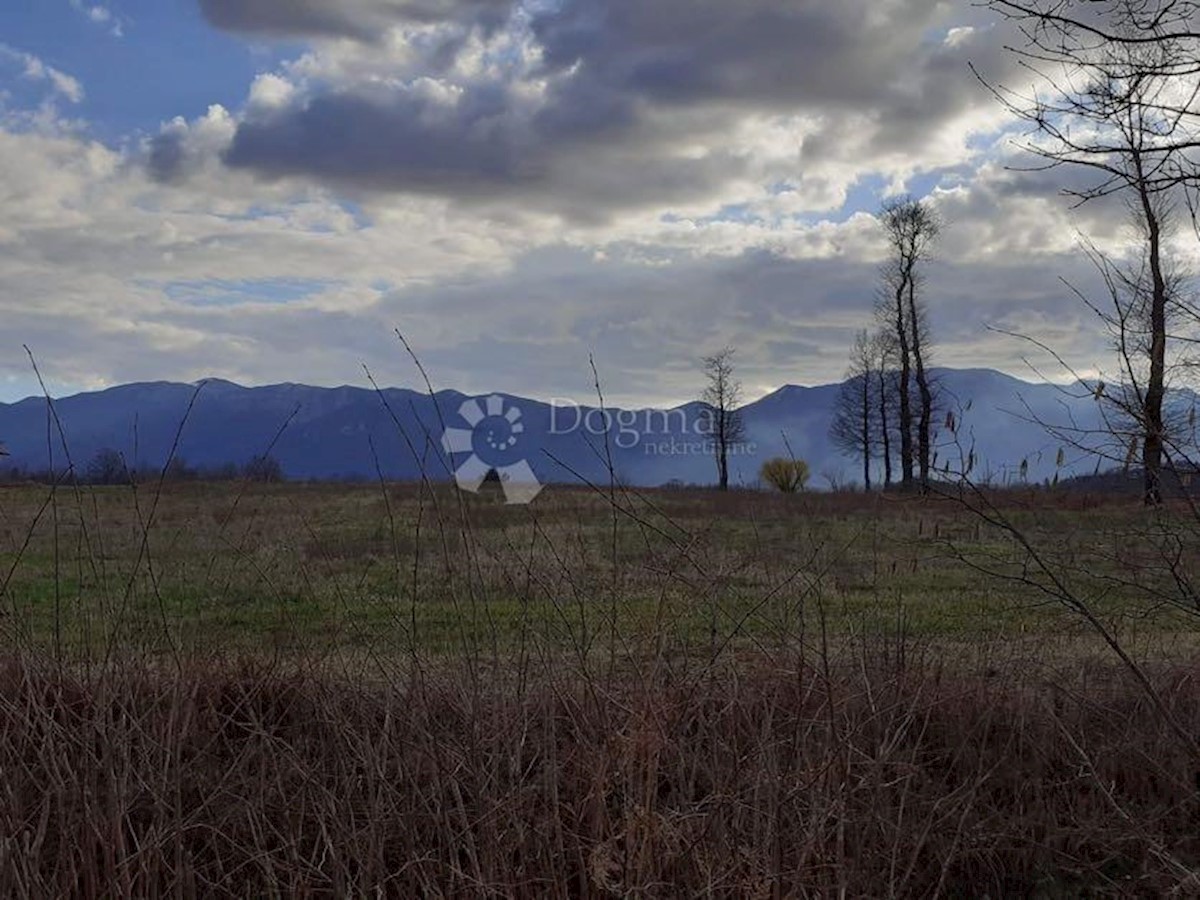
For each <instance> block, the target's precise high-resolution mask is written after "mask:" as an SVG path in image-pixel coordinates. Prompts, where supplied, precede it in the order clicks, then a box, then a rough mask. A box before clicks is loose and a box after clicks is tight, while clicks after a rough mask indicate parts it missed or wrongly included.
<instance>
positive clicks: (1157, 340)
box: [1134, 155, 1167, 506]
mask: <svg viewBox="0 0 1200 900" xmlns="http://www.w3.org/2000/svg"><path fill="white" fill-rule="evenodd" d="M1134 162H1135V165H1136V166H1137V167H1138V173H1139V175H1141V159H1140V158H1139V157H1137V156H1136V155H1135V157H1134ZM1139 185H1140V187H1139V194H1140V195H1141V201H1142V212H1143V214H1144V215H1145V217H1146V231H1147V237H1148V238H1149V245H1150V246H1149V256H1150V277H1151V280H1152V284H1151V295H1150V376H1149V379H1148V381H1147V383H1146V401H1145V406H1146V408H1145V409H1144V410H1142V417H1143V422H1142V427H1143V429H1144V443H1143V445H1142V469H1143V475H1144V478H1145V482H1144V485H1143V488H1144V490H1143V499H1144V501H1145V503H1146V505H1148V506H1157V505H1158V504H1160V503H1162V458H1163V399H1164V397H1165V394H1166V366H1167V283H1166V278H1165V277H1164V276H1163V270H1162V231H1161V228H1160V226H1159V220H1158V213H1157V211H1156V210H1155V209H1154V203H1153V200H1152V198H1151V197H1150V194H1149V192H1148V190H1147V188H1146V185H1145V180H1144V178H1142V180H1141V181H1140V182H1139Z"/></svg>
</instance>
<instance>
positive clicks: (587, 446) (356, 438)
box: [0, 369, 1100, 486]
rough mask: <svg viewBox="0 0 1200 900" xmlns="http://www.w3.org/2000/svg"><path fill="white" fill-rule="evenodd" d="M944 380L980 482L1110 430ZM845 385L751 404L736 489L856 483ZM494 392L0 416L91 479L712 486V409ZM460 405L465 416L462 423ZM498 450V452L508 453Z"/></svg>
mask: <svg viewBox="0 0 1200 900" xmlns="http://www.w3.org/2000/svg"><path fill="white" fill-rule="evenodd" d="M933 374H934V375H935V377H936V378H937V379H938V381H939V382H940V384H941V387H942V390H943V392H944V393H945V396H946V397H947V398H948V399H949V400H950V402H951V406H952V407H955V408H956V416H958V417H959V418H960V422H959V427H958V436H959V441H960V443H961V444H962V448H961V449H962V452H966V451H967V450H968V449H969V447H970V446H971V445H973V447H974V449H975V452H976V469H975V471H976V472H977V473H979V474H981V475H982V474H985V473H986V474H990V475H991V476H992V477H993V478H995V479H998V480H1002V479H1003V478H1004V477H1006V473H1007V474H1008V475H1010V476H1011V474H1012V473H1015V472H1016V471H1017V469H1018V467H1019V466H1020V464H1021V461H1022V460H1026V461H1027V462H1028V473H1027V474H1028V478H1029V479H1030V480H1037V481H1040V480H1042V479H1043V478H1047V477H1052V475H1053V474H1054V473H1055V471H1057V470H1058V466H1057V464H1056V463H1057V455H1058V449H1059V447H1060V446H1062V444H1063V441H1061V440H1057V439H1055V438H1054V437H1053V436H1051V435H1050V434H1048V433H1047V431H1046V430H1045V429H1044V428H1042V427H1040V426H1039V425H1038V424H1036V421H1031V420H1041V421H1044V422H1051V423H1053V424H1062V425H1064V426H1065V425H1067V424H1068V423H1071V422H1074V424H1075V426H1077V427H1079V428H1081V429H1087V428H1089V427H1097V428H1098V427H1099V424H1100V422H1099V411H1098V409H1097V406H1096V403H1095V402H1094V401H1093V400H1091V399H1090V398H1089V397H1087V396H1082V397H1070V396H1068V394H1067V393H1066V392H1064V390H1063V388H1061V387H1059V386H1055V385H1049V384H1033V383H1029V382H1024V381H1021V380H1019V379H1016V378H1013V377H1011V376H1008V375H1004V374H1002V373H1000V372H995V371H992V370H989V369H938V370H934V372H933ZM839 387H840V385H837V384H828V385H818V386H814V387H801V386H797V385H786V386H784V387H781V388H780V389H778V390H777V391H774V392H773V393H771V394H768V395H767V396H765V397H763V398H761V399H759V400H757V401H755V402H753V403H750V404H747V405H746V406H745V407H744V408H743V415H744V419H745V423H746V437H747V447H746V450H745V452H744V453H740V454H737V455H735V457H734V458H733V459H732V460H731V481H732V482H733V483H734V484H747V485H748V484H752V483H754V482H756V480H757V476H758V470H759V467H760V466H761V464H762V463H763V461H765V460H766V459H768V458H770V457H772V456H786V455H788V454H789V452H790V453H794V454H795V455H796V456H797V457H801V458H804V459H805V460H807V461H808V462H809V464H810V467H811V469H812V472H813V473H814V479H813V481H814V483H815V484H816V485H817V486H822V485H821V483H822V482H823V481H824V482H828V481H829V480H831V479H834V480H840V481H843V482H845V481H848V480H854V479H860V478H861V475H860V466H859V465H858V464H857V463H856V461H855V460H853V459H848V458H846V457H843V456H840V455H839V454H838V453H837V451H836V450H835V449H834V447H833V446H832V444H831V443H830V441H829V437H828V431H829V424H830V421H831V419H832V415H833V407H834V402H835V399H836V397H837V393H838V389H839ZM1076 393H1080V394H1083V395H1086V391H1082V392H1076ZM494 396H496V397H498V398H499V399H498V400H496V401H493V405H494V406H496V407H497V408H498V409H499V411H500V412H499V414H498V415H495V416H488V415H487V414H488V413H489V412H491V410H490V408H489V406H488V403H487V400H486V397H485V398H484V399H483V400H479V401H478V402H475V403H473V402H472V401H477V398H475V397H471V396H468V395H465V394H462V393H460V392H458V391H442V392H439V393H437V394H436V395H434V396H433V397H430V396H429V395H428V394H427V393H424V392H422V391H417V390H412V389H407V388H388V389H384V390H382V391H379V392H376V391H375V390H372V389H369V388H357V387H350V386H342V387H334V388H323V387H310V386H307V385H301V384H277V385H268V386H263V387H243V386H241V385H237V384H234V383H232V382H229V381H224V380H221V379H209V380H207V381H205V382H203V383H202V386H200V387H199V388H198V387H197V385H189V384H178V383H173V382H149V383H140V384H127V385H121V386H118V387H113V388H109V389H107V390H103V391H98V392H94V393H83V394H76V395H74V396H70V397H65V398H62V399H56V400H54V401H53V402H54V409H55V412H56V414H57V417H58V420H59V421H60V422H61V423H62V430H63V435H64V437H65V442H64V440H63V439H62V438H61V437H60V436H59V434H58V433H57V428H56V427H55V428H53V429H52V430H51V440H50V441H49V446H48V441H47V419H48V416H47V405H46V401H45V399H44V398H40V397H31V398H27V399H25V400H21V401H19V402H16V403H11V404H0V440H3V441H4V442H5V443H6V444H7V446H8V449H9V452H10V454H11V456H10V458H9V459H8V461H7V463H8V465H10V466H12V465H16V466H21V467H23V468H26V469H45V468H48V467H49V466H50V465H51V464H53V465H54V466H55V467H56V468H58V469H60V470H61V469H62V468H64V466H65V461H66V458H67V455H68V453H69V456H70V459H71V460H72V461H73V462H74V464H75V465H76V466H77V467H83V466H84V465H86V463H87V461H88V460H89V459H90V458H91V457H92V456H93V455H94V454H96V453H97V452H98V451H100V450H101V449H105V448H112V449H115V450H117V451H119V452H120V453H121V454H123V456H124V457H125V458H126V460H127V461H129V462H130V463H136V464H145V465H151V466H160V465H162V464H163V462H164V461H165V460H166V459H167V457H168V455H169V453H170V451H171V448H172V446H173V444H174V443H175V439H176V435H177V434H179V436H180V439H179V445H178V451H177V453H178V455H179V456H180V457H182V458H183V459H185V460H186V461H187V462H188V463H190V464H193V465H198V466H210V467H215V466H218V465H220V464H223V463H228V462H233V463H243V462H245V461H247V460H249V459H251V458H252V457H254V456H256V455H260V454H264V453H267V452H268V451H269V452H270V453H271V454H272V455H274V456H275V457H276V458H277V459H278V460H279V461H280V463H281V464H282V466H283V469H284V472H285V473H286V474H287V475H288V476H289V477H291V478H301V479H336V478H350V479H371V478H377V477H378V476H379V475H380V474H382V475H383V476H384V477H385V478H389V479H414V478H417V477H420V475H421V473H422V471H424V472H425V473H426V474H427V475H428V477H431V478H434V479H438V480H446V479H449V478H451V477H452V472H453V469H454V467H456V466H457V465H460V464H461V463H462V461H463V459H464V458H467V457H469V456H470V455H471V453H472V452H474V453H475V455H478V456H481V457H487V464H488V465H492V466H495V467H499V466H500V465H506V464H508V463H510V462H516V461H519V460H526V461H527V462H528V463H529V465H530V466H531V467H532V469H533V471H534V472H535V473H536V474H537V476H538V478H539V479H540V480H542V481H543V482H545V483H553V482H568V483H579V482H581V481H582V482H586V481H590V482H593V483H607V481H608V479H609V462H610V460H611V465H612V468H613V470H614V471H615V473H616V474H617V476H618V477H620V478H621V479H623V480H624V481H626V482H628V483H630V484H636V485H641V486H656V485H661V484H666V483H669V482H673V481H674V482H683V483H696V484H709V483H712V482H713V481H715V466H714V464H713V460H712V458H711V456H710V454H709V452H708V450H709V448H708V447H707V446H706V444H707V438H706V428H705V425H706V420H705V410H704V408H703V406H702V405H701V404H697V403H689V404H685V405H684V406H680V407H676V408H674V409H670V410H619V409H609V410H607V419H606V418H605V413H604V412H603V411H601V410H599V409H596V408H595V407H581V408H578V409H576V408H570V407H564V406H551V405H550V404H547V403H545V402H542V401H539V400H533V399H528V398H522V397H516V396H512V395H509V394H497V395H494ZM464 404H466V406H465V407H464ZM473 406H474V407H476V408H478V409H479V410H480V411H481V412H482V413H483V414H484V415H483V421H481V423H480V428H478V429H476V428H474V427H473V425H472V422H471V421H470V418H473V416H471V415H470V413H471V408H472V407H473ZM189 407H190V411H189ZM464 409H466V410H467V412H468V418H467V419H464V418H463V417H462V415H461V411H462V410H464ZM514 411H515V412H514ZM185 419H186V421H185ZM606 422H607V423H608V426H609V427H608V428H607V429H606V428H605V427H604V426H605V423H606ZM181 423H183V428H182V430H180V424H181ZM493 425H495V426H496V427H495V428H493V427H492V426H493ZM512 426H518V427H513V428H512V433H511V434H510V433H509V432H507V431H505V429H506V428H509V427H512ZM446 428H450V429H457V430H462V431H471V432H472V434H473V438H472V442H468V444H469V446H465V449H464V452H463V453H462V454H455V455H453V456H450V455H448V454H447V453H446V452H445V450H444V449H443V444H442V436H443V432H444V431H445V429H446ZM493 432H495V433H493ZM499 432H504V433H503V434H500V433H499ZM945 438H946V435H943V442H944V441H945ZM463 440H466V439H463ZM489 440H491V441H493V442H498V444H499V445H500V446H499V449H497V448H496V447H492V446H491V445H490V444H489V443H488V442H489ZM510 440H511V444H510V443H509V441H510ZM64 443H65V447H64ZM943 452H944V453H952V454H958V453H959V448H945V447H944V448H943ZM956 458H957V457H956ZM1095 465H1096V460H1095V458H1094V457H1092V458H1087V456H1086V454H1080V453H1075V452H1072V451H1070V450H1068V452H1067V454H1066V460H1065V465H1064V466H1063V467H1062V470H1061V471H1060V474H1062V475H1064V476H1066V475H1070V474H1086V473H1090V472H1092V471H1093V469H1094V467H1095Z"/></svg>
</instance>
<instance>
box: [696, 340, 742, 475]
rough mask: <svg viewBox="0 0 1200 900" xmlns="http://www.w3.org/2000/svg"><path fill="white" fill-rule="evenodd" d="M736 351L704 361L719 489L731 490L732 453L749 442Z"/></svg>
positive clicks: (705, 391)
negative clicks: (746, 439)
mask: <svg viewBox="0 0 1200 900" xmlns="http://www.w3.org/2000/svg"><path fill="white" fill-rule="evenodd" d="M734 354H735V351H734V349H733V348H732V347H726V348H725V349H724V350H721V351H719V352H717V353H714V354H713V355H712V356H706V357H704V359H703V360H702V366H703V369H704V377H705V378H706V379H707V380H708V386H707V387H705V389H704V394H703V395H702V396H701V400H702V401H703V402H704V403H705V404H706V405H707V406H708V408H709V414H710V415H711V417H712V419H711V423H710V424H711V431H712V441H713V456H714V457H715V459H716V463H717V486H718V487H719V488H720V489H721V490H723V491H727V490H729V454H730V452H731V451H732V450H733V449H734V448H735V447H736V446H737V445H738V444H739V443H741V442H742V441H743V440H744V439H745V434H746V428H745V424H744V422H743V421H742V414H741V410H740V407H741V403H742V385H741V382H739V381H738V380H737V379H736V378H735V377H734V368H733V357H734Z"/></svg>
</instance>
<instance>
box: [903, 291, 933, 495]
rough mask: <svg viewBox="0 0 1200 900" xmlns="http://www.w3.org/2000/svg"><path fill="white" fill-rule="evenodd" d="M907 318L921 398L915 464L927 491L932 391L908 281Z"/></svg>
mask: <svg viewBox="0 0 1200 900" xmlns="http://www.w3.org/2000/svg"><path fill="white" fill-rule="evenodd" d="M908 318H909V323H910V324H911V326H912V356H913V363H914V365H915V366H916V376H917V391H918V392H919V393H920V397H921V416H920V419H919V420H918V423H917V464H918V466H919V468H920V473H921V490H922V491H927V490H929V461H930V456H931V453H932V449H931V447H930V444H931V443H932V440H931V433H930V432H931V431H932V428H933V391H932V390H930V388H929V379H928V378H927V377H926V374H925V355H924V351H923V350H922V348H921V322H920V319H919V318H918V316H917V297H916V283H915V281H914V280H913V279H912V278H910V279H909V280H908Z"/></svg>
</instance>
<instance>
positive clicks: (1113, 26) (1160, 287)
mask: <svg viewBox="0 0 1200 900" xmlns="http://www.w3.org/2000/svg"><path fill="white" fill-rule="evenodd" d="M988 5H989V6H990V8H991V9H993V10H994V11H996V12H997V13H999V14H1000V15H1002V16H1003V17H1005V18H1007V19H1009V20H1011V21H1013V22H1015V23H1016V24H1017V26H1018V28H1019V29H1020V31H1021V33H1022V34H1023V35H1024V37H1025V43H1024V45H1023V46H1021V47H1016V48H1013V51H1012V52H1014V53H1016V54H1017V56H1018V57H1019V59H1020V61H1021V62H1022V64H1023V65H1024V67H1025V68H1026V70H1027V71H1029V72H1031V73H1032V74H1033V75H1034V77H1035V78H1036V79H1037V80H1038V81H1039V82H1041V83H1042V85H1043V86H1042V87H1039V88H1038V89H1037V90H1036V91H1034V92H1032V93H1031V94H1030V95H1028V96H1025V95H1021V94H1017V93H1015V92H1014V91H1011V90H1008V89H1006V88H1003V87H997V86H991V85H989V86H990V87H992V91H993V93H994V94H995V95H996V96H997V97H998V98H999V99H1000V100H1001V102H1003V103H1004V105H1005V106H1006V107H1007V108H1008V109H1009V110H1010V111H1011V112H1012V113H1014V114H1015V115H1017V116H1018V117H1020V118H1021V119H1023V120H1024V121H1026V122H1027V123H1028V124H1029V125H1030V126H1031V130H1032V133H1033V139H1031V140H1030V141H1029V142H1028V143H1027V144H1026V146H1025V149H1026V150H1027V151H1028V152H1029V153H1030V154H1032V155H1033V156H1034V157H1036V158H1037V159H1039V160H1040V164H1039V165H1038V166H1036V168H1041V169H1048V168H1056V167H1060V166H1072V167H1076V168H1078V169H1081V170H1084V171H1089V172H1091V173H1092V174H1093V175H1094V176H1095V177H1094V180H1093V181H1092V182H1091V184H1089V185H1086V186H1084V187H1082V188H1079V187H1077V188H1073V189H1070V190H1067V191H1065V193H1067V194H1068V195H1069V196H1072V197H1073V198H1075V199H1076V200H1077V201H1078V203H1080V204H1082V203H1086V202H1089V201H1092V200H1096V199H1098V198H1102V197H1108V196H1111V195H1121V196H1124V197H1126V198H1127V200H1128V202H1129V204H1130V206H1131V207H1132V208H1133V210H1134V211H1135V214H1136V218H1137V220H1138V222H1139V223H1140V226H1141V228H1140V235H1139V243H1140V244H1141V249H1142V253H1141V254H1140V256H1141V259H1140V262H1139V271H1138V272H1137V274H1136V276H1135V278H1134V279H1133V281H1134V282H1136V283H1135V284H1131V283H1129V281H1128V279H1127V278H1126V277H1125V274H1122V273H1120V272H1118V270H1117V269H1115V268H1114V267H1112V266H1111V265H1110V263H1109V262H1108V260H1106V259H1104V260H1096V261H1097V262H1098V265H1099V267H1100V270H1101V273H1102V274H1103V275H1104V276H1105V278H1106V281H1108V283H1109V288H1110V292H1113V296H1114V298H1115V299H1116V301H1117V306H1118V308H1120V309H1124V310H1125V312H1126V313H1132V312H1133V311H1134V310H1135V309H1136V310H1137V311H1138V312H1137V318H1138V319H1139V321H1140V322H1142V323H1144V326H1145V339H1144V340H1141V339H1139V340H1137V341H1129V340H1127V339H1126V338H1127V337H1128V336H1129V330H1128V326H1129V325H1131V324H1132V322H1133V320H1132V319H1130V318H1128V317H1127V316H1126V315H1125V313H1122V312H1118V314H1117V317H1116V318H1117V322H1118V324H1119V330H1120V331H1121V333H1122V335H1123V336H1122V337H1120V338H1119V340H1118V348H1119V352H1121V353H1126V352H1130V353H1133V354H1134V355H1136V357H1137V358H1136V360H1133V359H1123V360H1122V375H1123V377H1128V376H1129V375H1130V373H1131V372H1132V371H1134V370H1137V371H1139V372H1143V373H1144V377H1143V379H1142V382H1141V384H1140V385H1139V386H1138V387H1137V388H1136V389H1133V390H1134V394H1133V396H1135V397H1136V400H1137V408H1136V414H1135V416H1134V418H1135V420H1136V421H1137V423H1138V427H1139V430H1140V434H1139V440H1140V443H1141V457H1142V466H1143V473H1144V485H1143V496H1144V498H1145V501H1146V503H1148V504H1158V503H1160V502H1161V501H1162V490H1161V469H1162V465H1163V454H1164V440H1165V436H1166V435H1165V432H1166V421H1165V418H1164V401H1165V398H1166V392H1167V359H1168V344H1169V342H1170V335H1169V334H1168V319H1169V317H1170V309H1171V306H1172V303H1173V300H1172V296H1171V293H1172V291H1171V279H1170V274H1169V271H1168V266H1167V261H1166V259H1165V252H1166V250H1165V237H1166V230H1165V225H1166V222H1165V221H1164V214H1165V213H1167V212H1168V211H1169V210H1170V209H1171V208H1172V206H1173V205H1174V202H1175V201H1174V200H1173V199H1172V198H1173V197H1176V196H1181V197H1184V198H1185V199H1190V198H1189V195H1187V194H1186V193H1185V192H1186V191H1187V190H1188V189H1189V188H1193V189H1194V188H1195V186H1196V184H1197V167H1196V165H1195V160H1194V153H1195V151H1196V150H1197V149H1200V110H1198V109H1197V99H1198V98H1200V62H1197V60H1198V59H1200V33H1197V32H1196V31H1195V23H1196V21H1197V17H1198V16H1200V4H1197V3H1196V2H1194V0H1090V2H1081V0H989V4H988ZM985 83H986V82H985ZM1189 208H1191V209H1192V211H1193V222H1195V221H1196V217H1195V205H1194V204H1191V203H1189ZM1093 259H1094V260H1095V259H1096V258H1095V257H1093ZM1126 274H1127V273H1126ZM1114 275H1116V276H1117V278H1116V280H1115V281H1114V280H1113V276H1114ZM1131 287H1132V288H1133V290H1132V291H1130V290H1129V288H1131ZM1114 289H1115V291H1114ZM1191 318H1192V319H1195V318H1196V316H1195V314H1194V313H1193V314H1192V315H1191ZM1106 321H1107V322H1108V324H1110V325H1111V324H1112V320H1107V319H1106ZM1126 387H1130V388H1132V386H1129V385H1127V386H1126Z"/></svg>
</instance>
